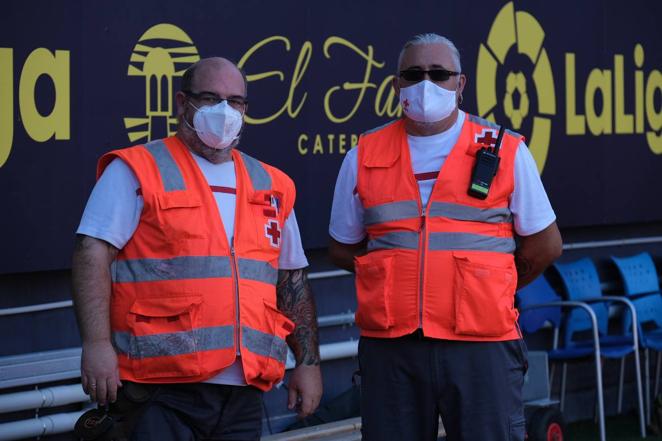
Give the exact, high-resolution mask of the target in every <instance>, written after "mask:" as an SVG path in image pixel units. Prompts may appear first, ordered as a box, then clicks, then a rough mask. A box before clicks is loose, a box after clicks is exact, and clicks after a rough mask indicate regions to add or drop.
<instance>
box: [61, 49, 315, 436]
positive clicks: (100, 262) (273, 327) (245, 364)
mask: <svg viewBox="0 0 662 441" xmlns="http://www.w3.org/2000/svg"><path fill="white" fill-rule="evenodd" d="M176 101H177V117H178V127H177V133H176V135H175V136H171V137H168V138H165V139H160V140H156V141H151V142H148V143H146V144H144V145H139V146H134V147H130V148H126V149H121V150H115V151H113V152H110V153H107V154H106V155H104V156H103V157H102V158H101V159H100V161H99V165H98V172H97V175H98V181H97V184H96V186H95V187H94V190H93V191H92V195H91V196H90V199H89V201H88V204H87V206H86V208H85V212H84V214H83V218H82V221H81V224H80V226H79V228H78V231H77V233H78V234H77V243H76V249H75V253H74V258H73V271H72V273H73V287H74V301H75V307H76V313H77V318H78V323H79V327H80V330H81V336H82V341H83V344H82V346H83V352H82V359H81V377H82V378H81V379H82V384H83V388H84V390H85V391H86V392H87V393H89V394H90V396H91V398H92V400H93V401H97V402H98V403H99V404H100V405H101V406H103V405H106V404H108V403H113V402H114V401H115V400H116V397H117V394H118V388H121V386H122V383H123V382H124V383H128V382H132V383H140V384H142V385H147V389H148V390H149V391H150V395H151V399H150V400H149V401H148V402H147V404H145V405H143V406H142V407H141V408H140V410H139V411H136V412H135V413H134V415H130V416H127V418H131V420H132V423H131V425H133V426H134V427H133V430H132V436H131V439H133V440H159V441H162V440H173V441H175V440H193V439H209V440H259V439H260V435H261V422H262V393H263V392H264V391H266V390H269V389H270V388H271V387H272V386H273V385H274V384H276V383H278V382H279V381H281V379H282V378H283V375H284V371H285V362H286V358H287V357H286V356H287V345H289V347H290V348H291V349H292V351H293V353H294V356H295V359H296V368H295V369H294V371H293V372H292V374H291V375H290V377H289V388H288V390H289V396H288V406H289V408H290V409H293V410H294V409H296V411H297V412H298V414H299V415H300V416H302V417H303V416H306V415H309V414H311V413H312V412H313V411H314V410H315V408H316V407H317V405H318V403H319V400H320V398H321V394H322V385H321V376H320V368H319V363H320V357H319V348H318V338H317V319H316V313H315V305H314V302H313V297H312V293H311V290H310V285H309V283H308V280H307V276H306V272H305V267H306V266H307V265H308V262H307V260H306V256H305V254H304V252H303V248H302V246H301V239H300V235H299V229H298V226H297V222H296V217H295V214H294V210H293V206H294V198H295V188H294V184H293V182H292V181H291V179H290V178H289V177H287V176H286V175H285V174H284V173H282V172H281V171H279V170H277V169H276V168H274V167H271V166H269V165H267V164H264V163H262V162H260V161H258V160H256V159H254V158H252V157H251V156H249V155H247V154H245V153H243V152H240V151H239V150H237V149H235V147H236V146H237V145H238V144H239V138H240V134H241V131H242V129H243V126H244V119H243V118H244V114H245V112H246V108H247V106H248V102H247V84H246V78H245V76H244V74H243V73H242V72H241V71H240V70H239V69H238V68H237V66H236V65H235V64H234V63H232V62H230V61H228V60H226V59H224V58H208V59H204V60H200V61H199V62H197V63H195V64H194V65H192V66H191V67H190V68H189V69H188V70H187V71H186V72H185V73H184V75H183V78H182V84H181V91H179V92H177V95H176ZM286 342H287V343H286ZM150 385H151V386H150ZM128 392H129V391H128V390H127V395H128ZM111 406H112V404H111ZM86 439H87V438H86Z"/></svg>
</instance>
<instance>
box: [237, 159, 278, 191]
mask: <svg viewBox="0 0 662 441" xmlns="http://www.w3.org/2000/svg"><path fill="white" fill-rule="evenodd" d="M241 159H242V160H243V161H244V165H245V166H246V170H247V171H248V176H250V178H251V183H252V184H253V188H254V189H255V190H271V176H270V175H269V173H268V172H267V171H266V170H265V169H264V167H262V164H261V163H260V161H258V160H257V159H255V158H253V157H252V156H249V155H247V154H246V153H244V152H241Z"/></svg>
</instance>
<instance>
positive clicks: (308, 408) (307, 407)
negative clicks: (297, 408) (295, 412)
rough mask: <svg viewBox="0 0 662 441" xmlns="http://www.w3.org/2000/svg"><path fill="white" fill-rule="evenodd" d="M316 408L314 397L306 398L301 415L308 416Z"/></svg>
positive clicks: (302, 404)
mask: <svg viewBox="0 0 662 441" xmlns="http://www.w3.org/2000/svg"><path fill="white" fill-rule="evenodd" d="M314 410H315V402H314V400H312V399H305V400H303V402H302V403H301V415H302V416H304V417H307V416H308V415H310V414H311V413H313V411H314Z"/></svg>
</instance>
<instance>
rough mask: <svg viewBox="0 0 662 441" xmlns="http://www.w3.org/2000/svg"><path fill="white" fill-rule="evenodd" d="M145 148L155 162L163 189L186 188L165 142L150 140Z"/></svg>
mask: <svg viewBox="0 0 662 441" xmlns="http://www.w3.org/2000/svg"><path fill="white" fill-rule="evenodd" d="M145 148H146V149H147V151H149V153H151V154H152V157H153V158H154V161H155V162H156V167H157V168H158V169H159V174H160V175H161V182H162V183H163V188H164V189H165V191H176V190H186V186H185V185H184V177H183V176H182V173H181V172H180V171H179V167H178V166H177V163H176V162H175V160H174V159H173V157H172V155H171V154H170V151H169V150H168V147H167V146H166V145H165V143H164V142H163V141H162V140H157V141H152V142H148V143H147V144H145Z"/></svg>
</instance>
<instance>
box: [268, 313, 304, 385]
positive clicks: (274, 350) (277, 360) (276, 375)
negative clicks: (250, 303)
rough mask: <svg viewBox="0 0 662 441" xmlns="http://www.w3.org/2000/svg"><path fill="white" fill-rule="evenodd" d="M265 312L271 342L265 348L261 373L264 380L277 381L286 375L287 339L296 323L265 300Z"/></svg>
mask: <svg viewBox="0 0 662 441" xmlns="http://www.w3.org/2000/svg"><path fill="white" fill-rule="evenodd" d="M264 314H265V319H266V323H267V327H268V329H269V332H270V334H271V338H270V344H269V345H268V347H266V348H264V349H265V351H264V353H263V354H262V355H265V356H266V358H265V365H264V369H262V371H261V372H260V373H259V376H260V378H261V379H262V380H264V381H267V382H276V381H279V380H280V379H282V378H283V376H284V375H285V363H286V362H287V342H286V341H285V339H286V338H287V336H288V335H290V334H291V333H292V331H294V328H295V324H294V322H293V321H292V320H290V319H289V318H287V317H286V316H285V314H283V313H282V312H280V311H279V310H278V308H276V307H275V306H273V305H271V304H269V303H267V302H266V301H265V302H264Z"/></svg>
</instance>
